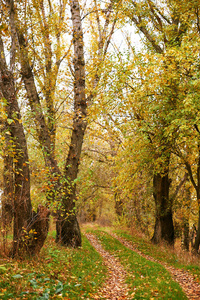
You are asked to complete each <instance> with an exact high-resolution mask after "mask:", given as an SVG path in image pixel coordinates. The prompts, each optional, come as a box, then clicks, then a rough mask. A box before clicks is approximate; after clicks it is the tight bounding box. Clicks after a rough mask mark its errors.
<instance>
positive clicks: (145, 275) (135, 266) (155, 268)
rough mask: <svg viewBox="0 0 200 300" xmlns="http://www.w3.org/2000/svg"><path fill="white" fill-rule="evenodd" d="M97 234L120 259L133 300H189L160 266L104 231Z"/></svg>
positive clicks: (108, 249)
mask: <svg viewBox="0 0 200 300" xmlns="http://www.w3.org/2000/svg"><path fill="white" fill-rule="evenodd" d="M92 232H93V233H95V234H96V235H97V236H98V238H99V239H100V241H101V242H102V244H103V246H104V247H105V249H106V250H107V251H109V252H110V253H112V254H114V255H115V256H116V257H118V258H119V260H120V262H121V264H122V265H123V266H124V269H125V270H126V272H127V279H126V280H127V284H128V285H129V287H130V290H131V292H130V293H131V296H132V297H133V298H132V299H150V300H152V299H166V300H167V299H174V300H178V299H181V300H183V299H187V298H186V296H185V294H184V293H183V291H182V289H181V287H180V286H179V285H178V283H176V282H175V281H173V280H172V278H171V275H170V274H169V272H168V271H167V270H166V269H165V268H164V267H163V266H161V265H160V264H158V263H154V262H151V261H148V260H146V259H145V258H143V257H141V256H140V255H138V254H137V253H135V252H133V251H131V250H130V249H128V248H126V247H125V246H124V245H122V244H121V243H120V242H119V241H117V240H116V239H114V238H113V237H111V236H110V235H109V234H108V233H105V232H102V231H98V230H95V231H92Z"/></svg>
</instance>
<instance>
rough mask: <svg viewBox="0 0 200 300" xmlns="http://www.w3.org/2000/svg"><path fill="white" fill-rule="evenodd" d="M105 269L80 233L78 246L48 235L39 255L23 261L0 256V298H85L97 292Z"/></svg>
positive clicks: (103, 277) (100, 259) (97, 255)
mask: <svg viewBox="0 0 200 300" xmlns="http://www.w3.org/2000/svg"><path fill="white" fill-rule="evenodd" d="M106 274H107V269H106V267H105V266H104V264H103V263H102V258H101V256H100V255H99V254H98V253H97V252H96V250H95V249H94V248H93V247H92V246H91V245H90V243H89V242H88V240H87V239H86V238H85V237H83V246H82V248H80V249H78V250H74V249H66V248H64V247H61V246H58V245H56V244H55V243H54V241H53V240H52V237H50V238H48V240H47V242H46V244H45V246H44V247H43V249H42V251H41V253H40V256H39V257H38V258H34V259H27V260H25V261H23V262H22V261H17V260H6V259H0V299H37V300H43V299H62V298H63V297H65V299H86V298H91V297H92V295H94V294H96V292H97V290H98V288H99V287H100V286H101V284H102V283H103V282H104V281H105V277H106Z"/></svg>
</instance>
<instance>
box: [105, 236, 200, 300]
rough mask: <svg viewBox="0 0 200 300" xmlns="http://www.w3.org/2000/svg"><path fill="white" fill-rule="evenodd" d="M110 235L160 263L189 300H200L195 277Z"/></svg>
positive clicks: (199, 286) (120, 238) (199, 291)
mask: <svg viewBox="0 0 200 300" xmlns="http://www.w3.org/2000/svg"><path fill="white" fill-rule="evenodd" d="M109 234H110V235H111V236H112V237H114V238H115V239H117V240H118V241H119V242H120V243H122V244H123V245H124V246H126V247H127V248H129V249H131V250H132V251H134V252H136V253H138V254H139V255H141V256H142V257H144V258H145V259H147V260H150V261H153V262H156V263H159V264H161V265H162V266H164V267H165V269H166V270H168V271H169V272H170V273H171V275H172V277H173V279H174V280H175V281H176V282H178V284H179V285H180V286H181V287H182V289H183V291H184V293H185V294H186V296H187V298H188V299H189V300H195V299H200V285H199V284H198V283H197V282H196V281H195V279H194V277H193V276H192V275H191V274H190V273H189V272H187V271H185V270H182V269H177V268H174V267H172V266H169V265H168V264H166V263H164V262H161V261H159V260H157V259H155V258H153V257H151V256H148V255H146V254H144V253H142V252H141V251H140V250H138V249H137V248H135V247H134V246H133V244H132V243H131V242H129V241H127V240H125V239H124V238H122V237H120V236H118V235H116V234H115V233H112V232H111V231H109Z"/></svg>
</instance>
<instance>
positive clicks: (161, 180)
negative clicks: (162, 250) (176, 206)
mask: <svg viewBox="0 0 200 300" xmlns="http://www.w3.org/2000/svg"><path fill="white" fill-rule="evenodd" d="M169 186H170V180H169V177H168V172H167V173H166V174H164V175H162V174H155V175H154V178H153V188H154V191H153V196H154V200H155V204H156V222H155V227H154V235H153V237H152V239H151V241H152V242H153V243H155V244H157V243H160V242H161V240H164V241H166V242H167V243H169V244H172V245H173V244H174V226H173V219H172V203H171V201H170V200H169Z"/></svg>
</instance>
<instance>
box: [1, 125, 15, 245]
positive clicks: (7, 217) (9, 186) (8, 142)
mask: <svg viewBox="0 0 200 300" xmlns="http://www.w3.org/2000/svg"><path fill="white" fill-rule="evenodd" d="M4 129H5V131H6V133H5V134H4V136H5V146H4V155H3V162H4V170H3V197H2V223H3V237H4V248H5V240H6V236H7V231H8V229H9V228H10V227H11V224H12V220H13V212H14V174H13V157H12V153H11V149H12V146H13V142H12V139H11V137H10V135H9V134H8V133H9V128H4Z"/></svg>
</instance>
